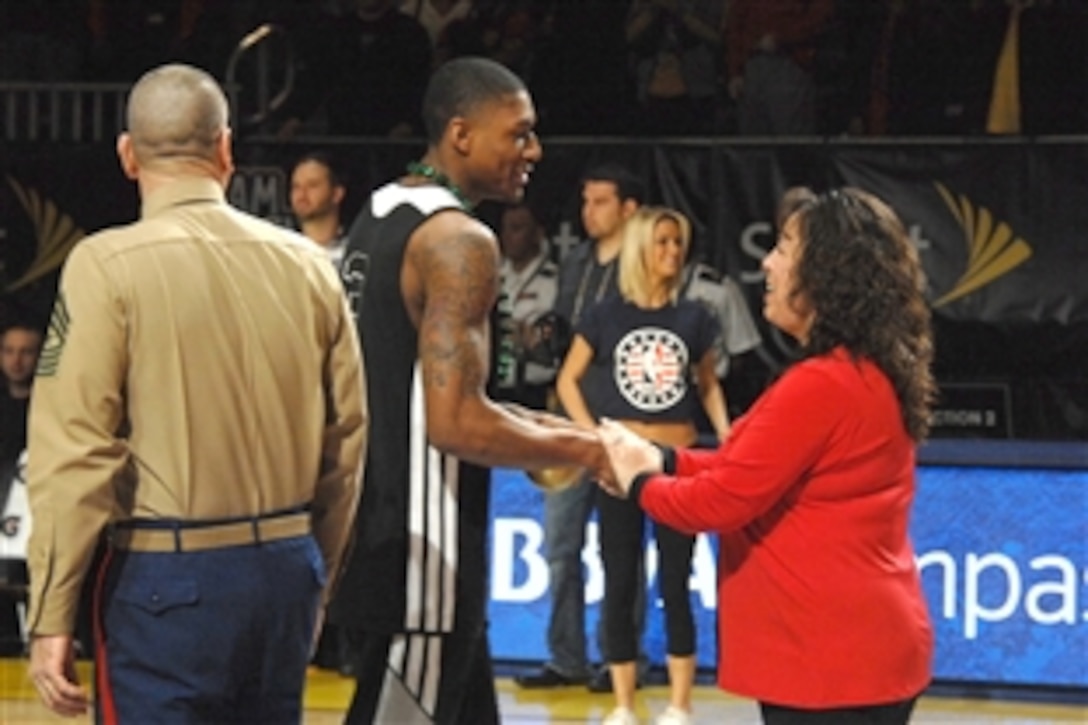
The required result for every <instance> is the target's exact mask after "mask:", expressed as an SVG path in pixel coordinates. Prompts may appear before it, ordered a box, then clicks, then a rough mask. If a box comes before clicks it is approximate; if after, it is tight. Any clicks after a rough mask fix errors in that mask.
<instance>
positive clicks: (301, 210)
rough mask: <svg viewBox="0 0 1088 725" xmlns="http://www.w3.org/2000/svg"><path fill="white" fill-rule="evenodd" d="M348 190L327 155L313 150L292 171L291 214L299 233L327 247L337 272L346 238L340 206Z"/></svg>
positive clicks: (326, 249) (297, 162)
mask: <svg viewBox="0 0 1088 725" xmlns="http://www.w3.org/2000/svg"><path fill="white" fill-rule="evenodd" d="M346 194H347V188H346V187H345V185H344V180H343V178H342V177H341V175H340V173H339V171H338V170H337V168H336V166H335V165H334V163H333V161H332V159H331V158H330V157H329V155H328V154H326V153H324V152H322V151H311V152H309V153H307V154H305V155H304V156H303V157H302V158H300V159H299V160H298V161H296V162H295V168H294V169H292V170H291V211H292V212H293V213H294V215H295V219H297V220H298V227H299V231H300V232H302V233H303V234H304V235H306V237H308V238H309V239H311V240H312V241H314V242H315V243H317V244H319V245H320V246H322V247H324V248H325V251H326V252H328V255H329V260H330V261H331V262H332V263H333V266H335V267H336V268H337V269H339V268H340V261H341V260H342V259H343V257H344V245H346V244H347V237H346V236H345V234H344V227H343V225H342V223H341V221H340V205H341V203H343V201H344V196H345V195H346Z"/></svg>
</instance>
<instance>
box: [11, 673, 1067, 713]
mask: <svg viewBox="0 0 1088 725" xmlns="http://www.w3.org/2000/svg"><path fill="white" fill-rule="evenodd" d="M79 671H80V676H81V678H82V681H83V682H90V681H91V671H90V666H89V664H88V663H83V662H81V663H79ZM496 683H497V688H498V691H499V701H500V707H501V710H502V717H503V722H504V723H508V724H509V725H568V724H577V725H582V724H588V723H599V722H600V721H601V719H602V718H603V717H604V716H605V715H606V714H607V713H608V711H609V710H610V709H611V705H612V698H611V696H610V695H594V694H590V693H589V692H587V691H586V690H585V689H584V688H581V687H569V688H559V689H555V690H537V691H526V690H521V689H519V688H518V687H517V685H515V684H514V683H513V681H512V680H511V679H509V678H507V677H500V678H499V679H498V680H496ZM352 686H353V683H352V680H350V679H346V678H344V677H341V676H340V675H338V674H335V673H332V672H326V671H321V670H313V669H312V670H311V672H310V675H309V678H308V683H307V690H306V713H305V716H304V718H303V722H304V724H305V725H339V723H341V722H342V720H343V714H344V710H345V709H346V707H347V703H348V701H349V700H350V698H351V693H352ZM694 701H695V702H694V704H695V722H696V723H698V724H699V725H711V724H714V725H757V724H758V723H759V714H758V710H757V708H756V706H755V704H753V703H752V702H751V701H749V700H743V699H740V698H737V697H732V696H729V695H725V694H723V693H722V692H720V691H719V690H717V689H716V688H715V687H713V686H712V685H710V684H702V685H700V686H699V687H697V688H696V691H695V698H694ZM667 704H668V690H667V688H665V687H663V686H655V687H647V688H645V689H642V690H640V691H639V696H638V714H639V717H640V718H641V719H642V721H643V722H646V723H652V722H653V717H654V716H655V715H657V714H658V713H659V712H661V711H662V710H664V709H665V706H666V705H667ZM91 721H92V719H91V718H90V717H87V718H76V719H68V718H61V717H59V716H54V715H51V714H50V713H49V712H48V711H47V710H46V709H45V708H43V707H42V706H41V705H40V704H39V703H38V700H37V695H36V693H35V692H34V688H33V686H32V685H31V684H30V682H29V680H28V679H27V675H26V661H25V660H21V659H15V658H9V659H0V724H2V725H32V724H33V725H37V723H62V722H66V723H89V722H91ZM913 722H914V723H926V724H936V723H949V724H956V723H974V724H978V725H1043V724H1044V723H1088V705H1068V704H1053V703H1039V702H1023V701H1018V700H992V699H983V698H973V697H972V698H964V697H944V696H927V697H924V698H922V700H921V701H920V703H919V705H918V708H917V709H916V710H915V714H914V719H913ZM149 725H150V724H149ZM389 725H395V723H390V724H389Z"/></svg>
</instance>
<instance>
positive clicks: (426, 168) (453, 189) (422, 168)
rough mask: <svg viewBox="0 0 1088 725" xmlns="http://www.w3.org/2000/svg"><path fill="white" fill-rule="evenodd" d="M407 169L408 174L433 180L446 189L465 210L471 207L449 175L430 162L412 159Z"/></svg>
mask: <svg viewBox="0 0 1088 725" xmlns="http://www.w3.org/2000/svg"><path fill="white" fill-rule="evenodd" d="M407 171H408V173H409V174H412V175H414V176H422V177H423V178H424V179H427V180H429V181H433V182H434V183H436V184H438V185H439V186H442V187H445V188H446V189H448V190H449V192H450V193H451V194H453V195H454V196H455V197H456V198H457V201H458V202H459V203H460V204H461V207H462V208H464V209H466V210H468V209H471V208H472V203H471V202H470V201H469V200H468V199H467V198H466V197H465V195H464V194H463V193H462V192H461V189H459V188H458V187H457V184H455V183H453V182H452V181H450V177H448V176H446V175H445V174H443V173H442V172H441V171H439V170H438V169H436V168H435V167H433V166H431V165H430V164H425V163H423V162H422V161H413V162H411V163H410V164H408V167H407Z"/></svg>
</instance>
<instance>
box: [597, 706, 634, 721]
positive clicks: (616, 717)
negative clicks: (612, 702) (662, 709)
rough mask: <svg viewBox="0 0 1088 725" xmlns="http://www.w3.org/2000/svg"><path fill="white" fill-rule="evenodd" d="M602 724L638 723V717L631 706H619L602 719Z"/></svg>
mask: <svg viewBox="0 0 1088 725" xmlns="http://www.w3.org/2000/svg"><path fill="white" fill-rule="evenodd" d="M601 725H638V718H637V717H635V713H634V711H632V710H630V709H629V708H626V707H617V708H616V709H615V710H613V711H612V712H610V713H608V717H606V718H605V719H604V720H602V721H601Z"/></svg>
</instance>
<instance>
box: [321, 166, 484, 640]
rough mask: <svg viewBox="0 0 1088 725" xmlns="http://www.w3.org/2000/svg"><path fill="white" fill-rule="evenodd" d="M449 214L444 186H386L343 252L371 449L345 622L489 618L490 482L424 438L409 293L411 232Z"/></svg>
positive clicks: (400, 628) (400, 627)
mask: <svg viewBox="0 0 1088 725" xmlns="http://www.w3.org/2000/svg"><path fill="white" fill-rule="evenodd" d="M451 208H454V209H460V208H461V205H460V203H459V202H458V200H457V198H456V197H455V196H454V195H453V194H452V193H450V192H449V191H448V190H447V189H444V188H442V187H437V186H413V187H407V186H403V185H401V184H399V183H391V184H388V185H386V186H384V187H382V188H380V189H378V190H377V191H375V192H374V193H373V195H372V196H371V197H370V199H369V200H368V202H367V204H366V206H365V207H364V208H363V210H362V211H361V212H360V214H359V216H358V217H357V218H356V220H355V223H354V224H353V225H352V228H351V231H350V235H349V241H348V245H347V249H346V250H345V253H344V260H343V264H342V266H341V274H342V277H343V279H344V287H345V291H346V292H347V294H348V296H349V298H350V299H351V301H352V309H353V311H354V313H355V317H356V324H357V325H358V328H359V338H360V341H361V344H362V349H363V359H364V362H365V366H366V378H367V393H368V396H369V404H370V445H369V455H368V459H367V464H366V475H365V479H364V487H363V495H362V498H361V501H360V508H359V514H358V516H357V518H356V522H355V540H354V546H353V548H352V550H351V553H350V556H349V557H348V559H347V563H346V565H345V570H344V573H343V578H342V579H341V580H340V584H339V587H338V589H337V593H336V596H335V599H334V601H333V603H332V607H331V609H330V619H331V620H332V621H333V622H335V623H337V624H340V625H341V626H345V627H349V628H357V629H362V630H366V631H372V632H386V633H398V632H419V633H443V632H451V631H453V630H454V628H455V624H456V627H457V629H458V630H461V629H462V628H464V627H474V626H482V623H483V621H484V618H485V612H486V602H487V591H486V572H487V568H486V537H487V526H488V486H489V477H490V474H489V471H488V470H487V469H484V468H480V467H478V466H474V465H469V464H466V463H463V462H460V461H458V460H457V459H456V458H454V457H453V456H450V455H446V454H444V453H442V452H441V451H439V450H437V449H436V448H434V447H433V446H431V445H430V443H429V441H428V440H427V421H426V411H425V406H424V398H423V385H422V374H421V371H420V365H419V355H418V350H417V343H418V335H417V331H416V329H415V327H414V326H413V324H412V322H411V319H410V318H409V317H408V312H407V310H406V309H405V306H404V301H403V298H402V296H401V289H400V272H401V266H402V263H403V260H404V254H405V249H406V247H407V244H408V240H409V238H410V237H411V236H412V233H413V232H414V231H415V230H416V228H417V227H418V226H419V225H420V224H421V223H423V222H424V221H425V220H426V219H427V218H428V217H430V216H431V215H433V214H435V213H437V212H439V211H443V210H448V209H451Z"/></svg>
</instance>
